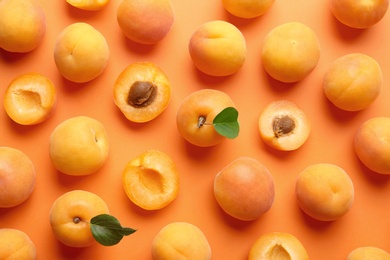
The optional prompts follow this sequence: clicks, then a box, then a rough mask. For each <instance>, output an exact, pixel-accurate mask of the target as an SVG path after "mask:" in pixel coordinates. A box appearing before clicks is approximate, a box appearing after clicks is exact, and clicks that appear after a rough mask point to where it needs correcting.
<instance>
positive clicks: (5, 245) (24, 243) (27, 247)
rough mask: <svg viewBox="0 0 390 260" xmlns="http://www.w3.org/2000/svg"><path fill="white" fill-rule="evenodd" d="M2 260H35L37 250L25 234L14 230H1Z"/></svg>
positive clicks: (0, 247) (0, 253)
mask: <svg viewBox="0 0 390 260" xmlns="http://www.w3.org/2000/svg"><path fill="white" fill-rule="evenodd" d="M0 259H4V260H18V259H23V260H35V259H37V249H36V247H35V244H34V242H33V241H32V240H31V238H30V237H29V236H28V235H27V234H26V233H25V232H23V231H21V230H19V229H14V228H0Z"/></svg>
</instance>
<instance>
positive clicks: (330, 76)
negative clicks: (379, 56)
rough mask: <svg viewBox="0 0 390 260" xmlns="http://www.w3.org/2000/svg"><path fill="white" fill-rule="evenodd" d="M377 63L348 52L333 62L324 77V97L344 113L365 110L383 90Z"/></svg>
mask: <svg viewBox="0 0 390 260" xmlns="http://www.w3.org/2000/svg"><path fill="white" fill-rule="evenodd" d="M382 81H383V80H382V70H381V67H380V65H379V63H378V62H377V61H376V60H375V59H373V58H371V57H370V56H368V55H365V54H363V53H351V54H347V55H344V56H341V57H339V58H338V59H336V60H335V61H334V62H333V64H332V65H331V66H330V68H329V69H328V71H327V72H326V74H325V77H324V82H323V89H324V93H325V96H326V97H327V98H328V99H329V101H331V102H332V103H333V104H334V105H335V106H336V107H338V108H340V109H343V110H346V111H358V110H362V109H364V108H367V107H368V106H369V105H371V103H372V102H374V101H375V99H376V98H377V97H378V96H379V93H380V91H381V88H382Z"/></svg>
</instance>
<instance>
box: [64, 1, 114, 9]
mask: <svg viewBox="0 0 390 260" xmlns="http://www.w3.org/2000/svg"><path fill="white" fill-rule="evenodd" d="M66 2H67V3H68V4H70V5H71V6H73V7H76V8H78V9H81V10H86V11H98V10H101V9H103V8H104V7H106V5H107V4H108V3H109V2H110V0H66Z"/></svg>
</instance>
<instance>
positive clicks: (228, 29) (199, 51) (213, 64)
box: [188, 20, 246, 76]
mask: <svg viewBox="0 0 390 260" xmlns="http://www.w3.org/2000/svg"><path fill="white" fill-rule="evenodd" d="M188 49H189V53H190V56H191V59H192V61H193V64H194V65H195V67H196V68H197V69H199V70H200V71H202V72H203V73H205V74H208V75H211V76H228V75H232V74H234V73H236V72H238V71H239V70H240V69H241V67H242V66H243V65H244V63H245V59H246V41H245V38H244V36H243V34H242V33H241V31H240V30H239V29H238V28H237V27H236V26H234V25H233V24H231V23H229V22H226V21H220V20H216V21H210V22H206V23H204V24H202V25H201V26H200V27H199V28H198V29H197V30H196V31H195V32H194V33H193V34H192V36H191V38H190V42H189V46H188Z"/></svg>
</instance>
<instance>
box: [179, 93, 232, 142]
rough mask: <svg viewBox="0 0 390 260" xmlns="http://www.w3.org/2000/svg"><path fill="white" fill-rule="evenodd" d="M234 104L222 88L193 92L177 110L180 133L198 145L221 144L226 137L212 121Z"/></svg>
mask: <svg viewBox="0 0 390 260" xmlns="http://www.w3.org/2000/svg"><path fill="white" fill-rule="evenodd" d="M234 106H235V105H234V103H233V101H232V99H231V98H230V97H229V95H227V94H226V93H225V92H222V91H220V90H215V89H201V90H197V91H195V92H192V93H191V94H190V95H188V96H187V97H186V98H185V99H184V100H183V101H182V103H181V105H180V107H179V109H178V111H177V115H176V123H177V128H178V130H179V133H180V135H181V136H182V137H183V138H184V139H185V140H187V141H188V142H189V143H191V144H193V145H196V146H201V147H210V146H214V145H217V144H220V143H221V142H222V141H223V140H225V138H226V137H224V136H222V135H220V134H219V133H218V132H217V131H216V130H215V128H214V127H213V125H212V122H213V120H214V118H215V117H216V116H217V115H218V114H219V113H220V112H221V111H222V110H223V109H225V108H227V107H234Z"/></svg>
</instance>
